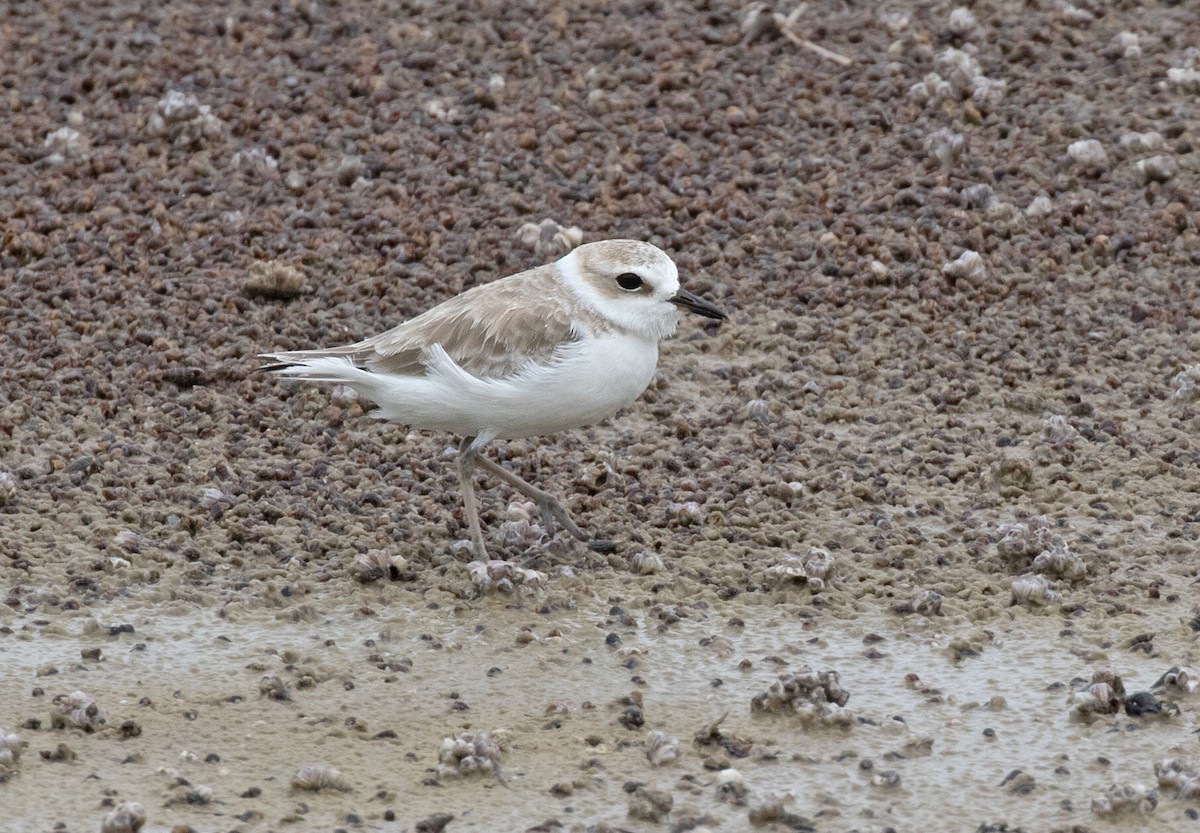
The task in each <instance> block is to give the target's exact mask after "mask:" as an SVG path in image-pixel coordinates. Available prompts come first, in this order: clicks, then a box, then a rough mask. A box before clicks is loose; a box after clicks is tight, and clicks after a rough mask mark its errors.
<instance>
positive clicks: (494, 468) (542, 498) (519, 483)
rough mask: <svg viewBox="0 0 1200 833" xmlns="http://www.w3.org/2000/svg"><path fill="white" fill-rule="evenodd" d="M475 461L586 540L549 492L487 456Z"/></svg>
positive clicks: (543, 512)
mask: <svg viewBox="0 0 1200 833" xmlns="http://www.w3.org/2000/svg"><path fill="white" fill-rule="evenodd" d="M476 462H477V463H478V464H479V467H480V468H481V469H483V470H484V471H486V472H487V473H489V474H494V475H495V476H496V477H498V478H500V479H501V480H503V481H504V482H505V483H507V484H508V485H510V486H512V487H513V488H514V489H516V490H517V491H518V492H520V493H521V494H523V495H525V496H526V497H527V498H529V499H530V500H532V501H533V502H534V503H535V504H537V508H538V509H540V510H541V512H542V515H544V516H548V517H552V518H554V520H556V521H558V523H559V525H561V526H562V527H564V528H565V529H566V530H567V531H568V532H570V533H571V534H572V535H574V536H575V537H576V538H578V539H579V540H580V541H586V540H588V537H587V534H586V533H584V531H583V530H582V529H580V528H579V527H577V526H576V525H575V522H574V521H573V520H571V516H570V515H568V514H567V510H566V509H564V508H563V505H562V504H561V503H559V502H558V501H557V500H556V499H555V498H554V496H553V495H551V494H550V493H549V492H543V491H542V490H541V489H539V488H538V487H537V486H531V485H530V484H528V483H526V482H525V481H524V480H522V479H521V478H519V477H517V476H516V475H515V474H513V473H512V472H511V471H509V470H508V469H506V468H504V467H503V466H501V465H500V464H499V463H493V462H492V461H491V460H489V459H488V458H487V457H479V458H478V460H476Z"/></svg>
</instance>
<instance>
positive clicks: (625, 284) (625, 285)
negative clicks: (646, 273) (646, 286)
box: [617, 272, 642, 292]
mask: <svg viewBox="0 0 1200 833" xmlns="http://www.w3.org/2000/svg"><path fill="white" fill-rule="evenodd" d="M617 286H619V287H621V288H622V289H624V290H625V291H626V292H637V291H638V290H639V289H641V288H642V279H641V278H639V277H638V276H637V275H635V274H633V273H632V272H624V273H622V274H620V275H617Z"/></svg>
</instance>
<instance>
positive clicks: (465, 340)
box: [273, 265, 577, 378]
mask: <svg viewBox="0 0 1200 833" xmlns="http://www.w3.org/2000/svg"><path fill="white" fill-rule="evenodd" d="M553 270H554V267H553V265H547V266H541V267H538V268H536V269H531V270H529V271H528V272H522V273H520V274H518V275H511V276H509V277H507V278H501V279H500V280H498V281H493V282H492V283H486V284H482V285H481V286H476V287H474V288H472V289H469V290H467V291H466V292H464V293H462V294H461V295H458V296H455V297H454V298H451V299H450V300H449V301H446V302H444V303H442V304H439V305H438V306H436V307H434V308H433V309H431V310H429V311H428V312H426V313H424V314H422V315H419V316H417V317H416V318H413V319H411V320H409V321H405V322H404V323H403V324H401V325H399V326H397V327H393V328H392V329H390V330H388V331H387V332H385V333H381V334H379V335H377V336H373V337H371V338H368V339H364V340H363V341H360V342H357V343H356V344H347V345H345V346H343V347H333V348H327V349H323V350H297V351H292V352H287V353H276V354H273V358H275V359H277V360H278V361H280V362H281V363H285V364H286V363H287V362H289V361H292V362H303V361H304V360H305V359H313V358H323V357H326V356H343V357H345V358H348V359H350V360H351V361H353V362H354V363H355V364H356V365H358V366H359V367H363V368H366V369H367V370H372V371H376V372H379V373H396V374H403V375H418V374H421V373H424V370H425V367H424V364H423V353H424V350H425V349H426V348H428V347H430V346H432V345H434V344H440V345H441V346H442V349H443V350H445V351H446V353H447V354H448V355H449V356H450V358H452V359H454V361H455V362H457V363H458V364H459V366H461V367H462V368H463V369H464V370H466V371H467V372H468V373H470V374H472V375H474V376H479V377H482V378H488V377H491V378H496V377H502V376H507V375H509V374H511V373H513V372H514V371H516V370H517V369H518V368H520V367H521V366H522V365H524V364H526V363H527V362H530V361H533V362H546V361H550V360H551V359H552V358H553V357H554V351H555V349H556V348H557V347H558V346H559V345H560V344H562V343H563V342H564V341H571V340H574V339H575V338H576V337H577V334H576V333H575V331H574V330H573V329H572V326H571V321H572V316H571V311H570V307H569V306H568V304H569V303H570V301H569V300H568V299H567V298H564V297H563V295H562V287H561V286H560V285H559V284H558V281H557V279H556V276H555V272H554V271H553Z"/></svg>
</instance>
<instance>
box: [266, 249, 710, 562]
mask: <svg viewBox="0 0 1200 833" xmlns="http://www.w3.org/2000/svg"><path fill="white" fill-rule="evenodd" d="M683 311H687V312H692V313H696V314H698V315H701V316H704V317H706V318H710V319H716V320H718V321H724V320H726V319H727V316H726V314H725V313H724V312H722V311H721V310H720V309H718V308H717V307H716V306H714V305H713V304H712V303H710V302H709V301H706V300H704V299H702V298H700V297H698V296H696V295H694V294H692V293H691V292H688V291H687V290H686V289H683V288H682V287H681V286H680V284H679V272H678V269H677V267H676V265H675V263H674V261H672V260H671V258H670V257H669V256H668V255H667V253H666V252H664V251H662V250H661V249H659V248H658V247H657V246H654V245H651V244H649V243H645V242H642V241H639V240H600V241H596V242H593V243H586V244H584V245H581V246H578V247H576V248H574V249H572V250H571V251H570V252H568V253H567V254H566V255H564V256H563V257H561V258H560V259H558V260H556V261H554V262H552V263H548V264H544V265H542V266H538V267H535V268H532V269H529V270H527V271H524V272H519V273H517V274H514V275H509V276H508V277H505V278H500V279H498V280H495V281H491V282H488V283H483V284H479V285H477V286H474V287H472V288H470V289H467V290H466V291H464V292H462V293H461V294H459V295H456V296H455V297H453V298H450V299H449V300H447V301H444V302H442V303H441V304H439V305H437V306H435V307H433V308H432V309H430V310H428V311H427V312H425V313H423V314H421V315H418V316H416V317H415V318H412V319H409V320H408V321H405V322H404V323H402V324H399V325H398V326H396V327H393V328H392V329H390V330H387V331H386V332H383V333H380V334H379V335H376V336H372V337H370V338H367V339H364V340H362V341H358V342H355V343H353V344H347V345H344V346H340V347H331V348H325V349H314V350H286V351H278V352H273V353H263V354H260V356H259V358H260V359H264V360H267V361H268V362H269V363H268V364H265V365H263V366H262V367H260V368H258V369H259V370H260V371H265V372H268V373H273V374H276V375H278V376H282V377H286V378H288V379H294V380H303V381H308V382H319V383H327V384H339V385H346V386H348V387H350V388H351V389H352V390H354V391H356V392H357V393H358V394H359V395H360V396H361V397H362V398H364V399H366V400H369V401H370V402H373V403H374V404H375V405H376V406H377V407H376V408H375V409H374V410H372V411H371V414H372V416H374V417H375V418H377V419H382V420H387V421H391V422H396V423H401V424H405V425H408V426H411V427H413V428H419V429H426V430H436V431H445V432H449V433H450V434H454V435H457V436H459V437H461V438H462V440H461V442H460V443H459V446H458V456H457V458H456V461H457V467H458V475H459V481H460V485H461V489H462V497H463V509H464V515H465V520H466V522H467V526H468V528H469V530H470V536H471V546H472V549H473V551H474V555H475V557H476V558H477V559H480V560H486V559H487V557H488V556H487V548H486V546H485V545H484V540H483V532H482V529H481V527H480V523H479V509H478V504H477V502H476V498H475V486H474V475H475V470H476V468H479V469H482V470H483V471H484V472H486V473H487V474H490V475H492V476H493V477H495V478H496V479H498V480H500V481H503V482H504V483H507V484H508V485H509V486H511V487H513V488H514V489H516V490H517V491H518V492H520V493H521V494H523V495H525V496H526V497H527V498H529V499H530V500H531V501H533V503H534V504H535V505H536V506H537V508H538V509H539V510H540V511H541V513H542V516H543V518H544V519H545V520H546V522H547V525H548V526H549V525H550V522H551V521H554V522H557V524H558V525H559V526H560V527H561V528H564V529H566V530H567V531H568V532H569V533H570V534H571V535H573V536H574V537H575V538H577V539H579V540H580V541H585V542H586V541H588V536H587V535H586V534H585V533H584V532H583V530H581V529H580V528H579V527H578V526H577V525H576V524H575V522H574V521H573V520H572V519H571V516H570V515H569V514H568V513H567V510H566V509H565V508H564V507H563V505H562V503H560V502H559V501H558V500H557V499H556V498H555V497H554V496H552V495H551V494H549V493H548V492H545V491H543V490H542V489H539V488H537V487H536V486H534V485H532V484H530V483H527V482H526V481H525V480H523V479H521V478H520V477H518V476H517V475H515V474H513V473H512V472H510V471H509V470H507V469H505V468H503V467H502V466H500V465H499V464H498V463H496V462H493V461H492V460H490V459H489V458H488V457H486V456H484V455H483V454H482V452H483V450H484V448H485V447H486V446H487V445H488V443H491V442H492V441H494V440H511V439H518V438H525V437H540V436H545V435H550V434H556V433H558V432H561V431H565V430H569V429H573V428H580V427H583V426H587V425H592V424H594V423H597V422H600V421H601V420H604V419H607V418H608V417H611V416H612V415H614V414H615V413H616V412H617V411H619V410H620V409H622V408H624V407H625V406H627V405H629V404H630V403H632V402H633V401H634V400H635V399H637V397H638V396H640V395H641V393H642V392H643V391H644V390H645V389H646V387H647V386H648V385H649V384H650V381H651V380H652V379H653V377H654V372H655V368H656V367H657V364H658V346H659V342H660V341H662V340H663V339H665V338H669V337H670V336H672V335H673V334H674V333H675V329H676V327H677V325H678V324H679V322H680V320H681V319H682V317H683V316H682V313H683Z"/></svg>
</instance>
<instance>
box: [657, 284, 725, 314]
mask: <svg viewBox="0 0 1200 833" xmlns="http://www.w3.org/2000/svg"><path fill="white" fill-rule="evenodd" d="M667 300H668V301H670V302H671V303H672V304H674V305H675V306H677V307H682V308H683V309H686V310H691V311H692V312H694V313H696V314H697V315H703V316H704V317H705V318H716V319H717V320H718V321H724V320H725V319H726V318H728V317H729V316H728V315H726V314H725V313H723V312H721V311H720V310H719V309H717V308H716V307H714V306H713V305H712V304H710V303H709V302H708V301H706V300H704V299H703V298H698V297H696V296H695V295H693V294H692V293H690V292H688V291H687V290H686V289H681V290H679V291H678V292H676V293H675V294H674V295H672V296H671V297H670V298H668V299H667Z"/></svg>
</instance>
